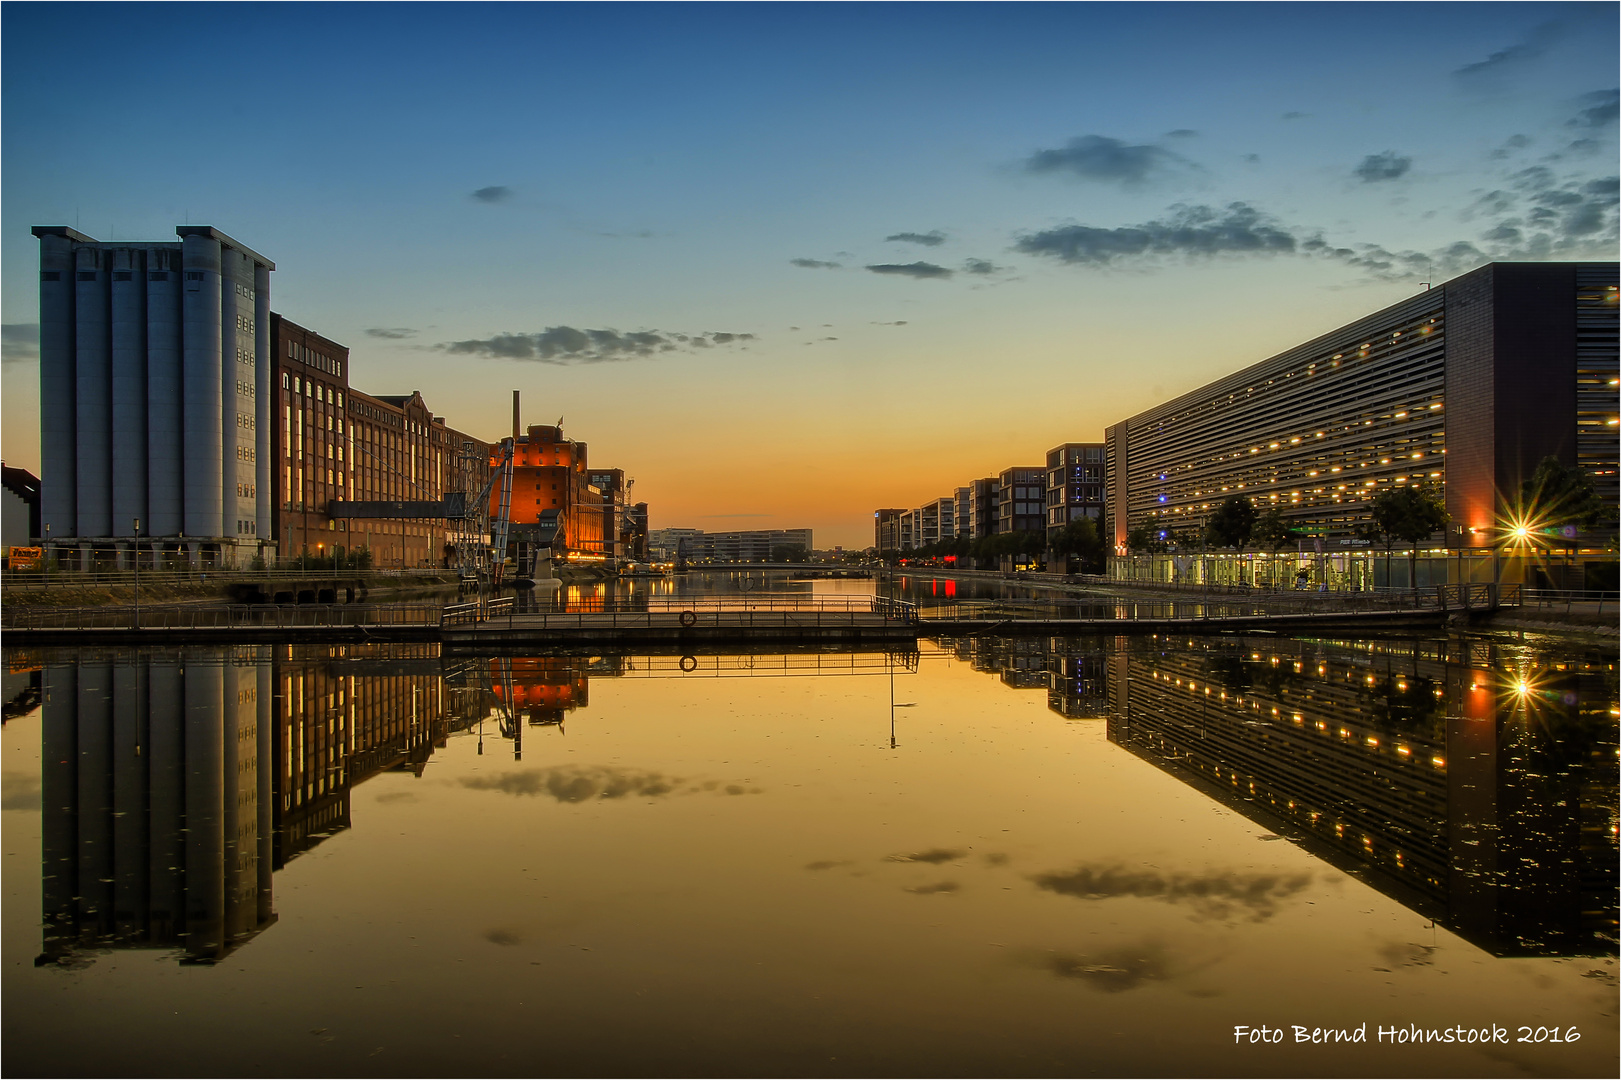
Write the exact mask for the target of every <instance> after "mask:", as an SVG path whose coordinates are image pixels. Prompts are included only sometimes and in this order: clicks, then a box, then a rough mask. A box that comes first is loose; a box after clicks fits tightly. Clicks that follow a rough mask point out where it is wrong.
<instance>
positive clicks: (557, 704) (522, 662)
mask: <svg viewBox="0 0 1621 1080" xmlns="http://www.w3.org/2000/svg"><path fill="white" fill-rule="evenodd" d="M585 662H586V661H585V658H584V657H564V656H548V657H534V656H518V657H500V658H498V659H494V660H491V661H490V681H491V685H492V687H493V688H494V690H495V697H496V700H497V701H499V702H501V703H503V704H505V705H506V706H507V707H508V708H509V709H511V710H512V712H513V713H514V714H515V718H516V719H518V720H519V721H520V722H528V723H530V724H561V723H562V722H563V718H564V716H565V715H566V714H568V713H571V712H573V711H574V710H575V709H578V708H580V707H581V706H583V705H586V704H589V699H590V693H589V691H590V686H591V680H590V679H589V678H588V677H587V675H586V673H585V670H584V668H585Z"/></svg>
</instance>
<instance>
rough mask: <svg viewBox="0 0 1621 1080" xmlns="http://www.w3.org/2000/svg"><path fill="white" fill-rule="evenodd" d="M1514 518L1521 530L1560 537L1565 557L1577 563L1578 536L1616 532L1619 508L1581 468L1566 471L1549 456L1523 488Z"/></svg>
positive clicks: (1543, 460) (1557, 460)
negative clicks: (1589, 532) (1593, 531)
mask: <svg viewBox="0 0 1621 1080" xmlns="http://www.w3.org/2000/svg"><path fill="white" fill-rule="evenodd" d="M1515 516H1516V517H1517V519H1518V522H1519V527H1521V528H1525V529H1529V530H1532V531H1537V532H1541V533H1543V535H1557V536H1558V537H1559V540H1560V543H1561V546H1563V547H1564V548H1565V553H1566V557H1567V558H1568V559H1569V560H1570V561H1571V563H1573V564H1574V562H1575V559H1576V547H1577V540H1576V533H1577V532H1578V531H1579V530H1584V529H1589V530H1590V529H1597V528H1601V527H1606V526H1608V527H1609V528H1610V529H1613V528H1614V526H1615V523H1616V508H1615V507H1614V506H1611V505H1609V504H1607V503H1605V501H1604V500H1603V499H1601V498H1600V497H1599V494H1598V492H1597V491H1595V490H1594V489H1593V481H1592V478H1591V477H1589V476H1588V475H1587V474H1586V473H1584V472H1582V471H1581V470H1580V469H1576V468H1569V469H1567V468H1566V467H1565V466H1564V465H1563V464H1561V463H1560V461H1559V459H1558V458H1557V457H1555V456H1553V455H1552V454H1550V455H1548V456H1547V457H1545V458H1543V459H1542V460H1541V461H1539V462H1538V463H1537V468H1536V471H1535V472H1533V473H1532V474H1531V477H1530V479H1528V480H1526V482H1525V483H1524V484H1523V485H1521V487H1520V504H1519V506H1517V507H1516V508H1515ZM1566 584H1567V585H1568V584H1570V583H1569V582H1567V583H1566Z"/></svg>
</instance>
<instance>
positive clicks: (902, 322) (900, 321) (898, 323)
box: [873, 319, 906, 326]
mask: <svg viewBox="0 0 1621 1080" xmlns="http://www.w3.org/2000/svg"><path fill="white" fill-rule="evenodd" d="M873 325H874V326H905V325H906V320H905V319H896V320H895V321H894V322H875V323H873Z"/></svg>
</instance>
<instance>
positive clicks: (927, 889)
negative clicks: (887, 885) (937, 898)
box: [906, 881, 962, 896]
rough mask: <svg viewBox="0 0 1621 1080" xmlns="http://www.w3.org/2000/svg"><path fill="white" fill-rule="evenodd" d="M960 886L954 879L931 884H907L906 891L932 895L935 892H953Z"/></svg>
mask: <svg viewBox="0 0 1621 1080" xmlns="http://www.w3.org/2000/svg"><path fill="white" fill-rule="evenodd" d="M960 888H962V886H961V885H958V884H957V883H956V882H955V881H937V882H935V883H934V884H933V885H908V886H907V887H906V891H907V892H909V893H917V894H918V895H919V896H933V895H935V894H936V893H954V892H956V891H957V890H958V889H960Z"/></svg>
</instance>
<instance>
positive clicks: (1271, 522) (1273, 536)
mask: <svg viewBox="0 0 1621 1080" xmlns="http://www.w3.org/2000/svg"><path fill="white" fill-rule="evenodd" d="M1254 539H1255V542H1256V543H1257V544H1260V545H1261V546H1262V547H1264V548H1267V549H1269V550H1270V551H1271V552H1272V562H1273V566H1272V580H1273V583H1274V585H1276V583H1277V579H1278V572H1277V561H1278V552H1280V551H1282V550H1283V549H1284V548H1286V547H1288V546H1289V545H1290V544H1292V543H1293V542H1294V539H1295V534H1294V530H1293V529H1291V528H1289V522H1288V521H1286V520H1285V519H1284V516H1283V511H1282V509H1280V508H1279V507H1276V506H1274V507H1273V508H1272V509H1270V510H1268V511H1267V512H1266V513H1264V514H1262V515H1261V517H1260V519H1259V520H1258V521H1256V523H1255V533H1254Z"/></svg>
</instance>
